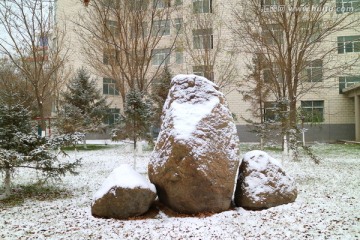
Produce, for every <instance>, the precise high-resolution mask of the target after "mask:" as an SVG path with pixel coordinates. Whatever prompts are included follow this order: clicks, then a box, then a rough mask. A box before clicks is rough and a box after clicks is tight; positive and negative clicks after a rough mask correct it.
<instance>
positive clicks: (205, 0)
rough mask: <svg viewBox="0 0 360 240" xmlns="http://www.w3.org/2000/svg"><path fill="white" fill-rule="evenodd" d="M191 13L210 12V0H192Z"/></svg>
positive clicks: (211, 8)
mask: <svg viewBox="0 0 360 240" xmlns="http://www.w3.org/2000/svg"><path fill="white" fill-rule="evenodd" d="M192 2H193V13H212V12H213V6H212V4H213V2H212V0H193V1H192Z"/></svg>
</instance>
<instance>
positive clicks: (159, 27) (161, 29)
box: [153, 20, 170, 36]
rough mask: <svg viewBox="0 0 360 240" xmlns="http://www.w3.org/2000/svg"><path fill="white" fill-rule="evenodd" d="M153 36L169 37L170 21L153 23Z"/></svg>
mask: <svg viewBox="0 0 360 240" xmlns="http://www.w3.org/2000/svg"><path fill="white" fill-rule="evenodd" d="M153 27H154V28H153V35H154V36H158V35H160V36H163V35H170V21H169V20H157V21H154V26H153Z"/></svg>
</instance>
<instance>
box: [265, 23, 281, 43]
mask: <svg viewBox="0 0 360 240" xmlns="http://www.w3.org/2000/svg"><path fill="white" fill-rule="evenodd" d="M261 35H262V38H263V42H264V43H266V44H269V45H276V44H278V43H279V44H284V31H283V29H282V28H281V26H280V25H279V24H266V27H265V29H264V27H263V29H262V32H261Z"/></svg>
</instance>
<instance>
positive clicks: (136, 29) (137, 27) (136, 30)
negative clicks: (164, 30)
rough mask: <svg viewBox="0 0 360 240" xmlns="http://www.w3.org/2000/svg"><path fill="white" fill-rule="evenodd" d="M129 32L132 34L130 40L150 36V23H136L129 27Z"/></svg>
mask: <svg viewBox="0 0 360 240" xmlns="http://www.w3.org/2000/svg"><path fill="white" fill-rule="evenodd" d="M129 32H130V38H144V37H146V36H147V35H148V23H147V22H142V23H141V24H140V23H137V22H134V23H132V24H131V26H130V27H129Z"/></svg>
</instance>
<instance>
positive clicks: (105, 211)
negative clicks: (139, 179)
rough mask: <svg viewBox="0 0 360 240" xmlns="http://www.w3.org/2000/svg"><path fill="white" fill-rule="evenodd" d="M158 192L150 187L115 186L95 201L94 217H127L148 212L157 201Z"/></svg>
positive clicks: (93, 207) (92, 207)
mask: <svg viewBox="0 0 360 240" xmlns="http://www.w3.org/2000/svg"><path fill="white" fill-rule="evenodd" d="M155 198H156V193H154V192H153V191H151V190H150V189H142V188H135V189H130V188H119V187H113V188H111V189H110V191H109V192H108V193H106V194H105V195H104V196H103V197H101V198H99V199H97V200H95V201H94V203H93V204H92V206H91V214H92V215H93V216H94V217H101V218H115V219H127V218H129V217H136V216H139V215H142V214H144V213H146V212H147V211H148V210H149V208H150V206H151V204H152V203H153V202H154V201H155Z"/></svg>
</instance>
